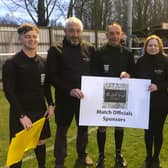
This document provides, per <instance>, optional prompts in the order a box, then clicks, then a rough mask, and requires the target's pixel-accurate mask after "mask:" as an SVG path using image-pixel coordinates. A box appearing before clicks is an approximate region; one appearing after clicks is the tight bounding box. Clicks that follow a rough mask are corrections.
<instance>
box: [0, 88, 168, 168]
mask: <svg viewBox="0 0 168 168" xmlns="http://www.w3.org/2000/svg"><path fill="white" fill-rule="evenodd" d="M8 110H9V105H8V103H7V101H6V99H5V97H4V94H3V92H2V91H0V116H1V117H0V168H2V167H3V166H4V165H5V160H6V154H7V150H8V139H9V138H8V137H9V130H8ZM50 125H51V129H52V137H51V138H50V139H49V140H48V141H47V148H48V151H47V158H46V159H47V168H53V167H54V156H53V144H54V137H55V128H56V127H55V123H54V118H52V119H51V120H50ZM167 130H168V120H167V121H166V123H165V128H164V144H163V147H162V151H161V154H160V160H161V164H162V168H168V157H167V155H168V134H167ZM89 131H90V133H89V144H88V148H87V149H88V152H89V155H90V156H91V157H92V158H93V160H94V161H95V162H96V159H97V155H98V150H97V143H96V128H95V127H90V128H89ZM143 134H144V132H143V130H142V129H130V128H126V129H125V136H124V143H123V149H122V151H123V152H122V153H123V155H124V156H125V158H126V159H127V161H128V167H129V168H140V167H141V165H142V162H143V160H144V158H145V147H144V140H143ZM75 135H76V126H75V122H73V123H72V125H71V128H70V129H69V132H68V136H67V138H68V156H67V158H66V162H65V165H66V167H67V168H83V167H82V166H81V165H79V163H78V162H76V158H77V155H76V148H75V142H76V141H75V139H74V137H75ZM105 153H106V168H111V167H112V166H113V165H114V129H113V128H108V129H107V141H106V149H105ZM24 158H25V159H26V161H24V162H23V166H22V167H23V168H37V162H36V159H35V155H34V152H33V151H29V152H27V153H26V154H25V157H24ZM93 167H95V165H94V166H93Z"/></svg>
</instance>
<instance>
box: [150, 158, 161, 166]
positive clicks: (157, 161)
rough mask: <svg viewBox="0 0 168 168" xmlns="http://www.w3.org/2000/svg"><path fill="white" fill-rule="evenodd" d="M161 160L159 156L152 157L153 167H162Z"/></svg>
mask: <svg viewBox="0 0 168 168" xmlns="http://www.w3.org/2000/svg"><path fill="white" fill-rule="evenodd" d="M160 167H161V166H160V161H159V158H157V159H152V163H151V168H160Z"/></svg>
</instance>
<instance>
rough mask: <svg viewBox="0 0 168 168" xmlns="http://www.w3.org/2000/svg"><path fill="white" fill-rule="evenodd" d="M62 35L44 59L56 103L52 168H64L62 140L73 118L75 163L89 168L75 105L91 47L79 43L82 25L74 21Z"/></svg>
mask: <svg viewBox="0 0 168 168" xmlns="http://www.w3.org/2000/svg"><path fill="white" fill-rule="evenodd" d="M64 31H65V38H64V39H63V41H61V42H60V43H58V44H56V45H55V46H52V47H50V49H49V51H48V57H47V67H48V79H49V81H50V83H51V84H52V85H53V86H54V88H55V99H56V108H55V121H56V124H57V130H56V138H55V147H54V155H55V158H56V160H55V167H56V168H63V167H64V160H65V157H66V155H67V142H66V136H67V131H68V128H69V127H70V124H71V122H72V119H73V116H74V115H75V119H76V125H77V143H76V147H77V154H78V160H79V161H80V162H81V163H82V164H85V165H89V166H90V165H92V164H93V161H92V160H91V158H90V157H89V156H88V155H87V153H86V146H87V143H88V127H86V126H79V105H80V99H82V98H83V97H84V93H83V92H82V91H81V89H80V88H81V76H82V75H88V74H89V73H90V64H89V62H90V57H91V55H92V54H93V53H94V47H93V46H92V45H91V44H90V43H88V42H85V41H83V40H82V31H83V25H82V22H81V21H80V20H79V19H78V18H75V17H70V18H68V19H67V20H66V25H65V29H64Z"/></svg>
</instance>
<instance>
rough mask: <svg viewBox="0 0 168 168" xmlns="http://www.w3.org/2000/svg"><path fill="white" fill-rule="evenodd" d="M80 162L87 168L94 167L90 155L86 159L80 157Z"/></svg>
mask: <svg viewBox="0 0 168 168" xmlns="http://www.w3.org/2000/svg"><path fill="white" fill-rule="evenodd" d="M78 160H79V162H80V163H81V164H83V165H85V166H93V160H92V158H90V157H89V156H88V155H87V156H85V157H78Z"/></svg>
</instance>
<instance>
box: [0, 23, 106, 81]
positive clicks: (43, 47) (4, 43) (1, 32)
mask: <svg viewBox="0 0 168 168" xmlns="http://www.w3.org/2000/svg"><path fill="white" fill-rule="evenodd" d="M39 38H40V39H39V41H40V43H39V47H38V50H37V52H38V54H40V55H41V56H43V57H46V54H47V50H48V49H49V47H50V46H51V45H55V43H56V42H58V41H61V40H62V39H63V38H64V31H63V29H57V28H51V27H41V28H40V37H39ZM83 39H84V40H87V41H89V42H91V43H93V44H94V43H95V33H94V31H84V32H83ZM105 42H106V37H105V33H104V32H103V31H102V32H99V33H98V46H101V45H102V44H104V43H105ZM20 49H21V45H20V43H19V40H18V34H17V27H14V26H0V81H1V79H2V65H3V63H4V62H5V61H6V60H7V59H8V58H10V57H11V56H13V55H14V54H15V53H16V52H18V51H19V50H20Z"/></svg>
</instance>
